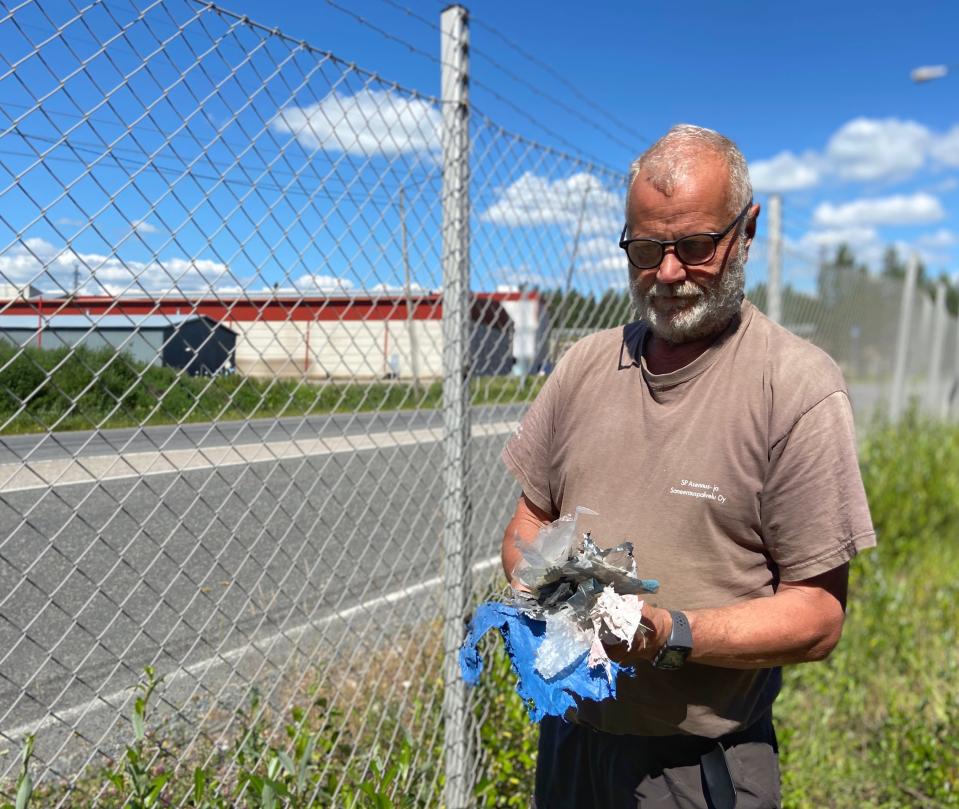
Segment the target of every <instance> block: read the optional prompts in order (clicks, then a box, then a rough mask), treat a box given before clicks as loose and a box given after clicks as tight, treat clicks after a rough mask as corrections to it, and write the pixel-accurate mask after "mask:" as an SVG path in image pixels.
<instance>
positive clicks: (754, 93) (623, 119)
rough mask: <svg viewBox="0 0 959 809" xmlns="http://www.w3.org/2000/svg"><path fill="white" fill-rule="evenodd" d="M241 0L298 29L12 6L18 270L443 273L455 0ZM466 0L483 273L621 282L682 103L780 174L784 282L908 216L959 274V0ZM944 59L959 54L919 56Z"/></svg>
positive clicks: (1, 194) (240, 281)
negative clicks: (791, 0) (629, 225)
mask: <svg viewBox="0 0 959 809" xmlns="http://www.w3.org/2000/svg"><path fill="white" fill-rule="evenodd" d="M221 6H222V7H223V8H224V9H226V10H228V11H230V12H235V13H236V14H239V15H247V16H248V17H249V18H250V20H253V21H255V22H256V23H259V24H262V26H265V27H266V28H270V29H272V28H276V29H278V30H279V31H281V32H283V34H285V35H287V36H288V37H290V38H291V39H283V40H282V41H279V40H278V39H277V38H276V37H272V38H271V37H269V36H267V35H266V34H264V33H263V31H262V30H261V29H255V30H254V29H251V28H250V27H249V26H248V25H246V24H245V23H242V24H240V23H238V22H237V20H235V19H233V18H231V17H229V15H225V16H222V15H215V14H212V13H207V12H204V13H202V14H200V15H199V16H198V12H197V9H198V8H199V6H198V5H197V4H196V3H193V2H192V1H191V0H168V2H167V3H166V4H165V5H164V7H163V8H162V11H161V10H159V8H158V7H155V6H150V4H149V3H147V2H130V0H106V2H105V3H104V4H102V8H98V9H97V10H96V11H95V12H89V13H87V14H85V15H83V18H82V19H81V20H80V21H79V22H78V21H77V20H76V15H75V11H73V10H72V9H73V7H72V6H71V5H70V4H68V3H67V2H61V0H39V2H36V3H33V4H31V5H30V6H28V7H25V8H24V9H23V10H22V11H19V12H17V14H15V15H14V17H13V18H8V19H7V20H5V21H4V22H3V23H2V24H0V45H3V48H2V52H3V53H4V54H5V56H3V57H2V58H3V62H4V63H3V64H0V69H2V70H3V75H2V78H0V101H2V102H3V103H2V104H0V108H3V109H4V110H6V111H5V112H4V113H3V116H4V117H3V119H2V121H0V123H2V135H0V152H2V156H3V158H4V159H3V161H2V162H3V164H4V169H5V175H4V181H5V184H4V188H3V189H2V190H0V241H2V244H0V273H2V274H3V276H4V279H3V280H6V281H8V282H12V283H23V282H24V281H25V280H27V279H30V280H36V281H37V285H38V286H40V287H47V288H52V287H56V286H58V285H59V286H60V287H61V288H63V287H69V286H70V285H71V284H74V283H75V282H74V280H73V279H77V278H78V282H77V285H78V286H79V288H80V289H81V291H86V292H94V291H103V290H105V291H109V292H121V291H130V290H131V287H132V288H134V290H133V291H135V290H136V289H151V290H156V289H161V288H163V287H164V286H170V285H173V286H175V287H177V288H180V289H190V288H197V287H201V286H204V285H209V286H211V287H213V288H215V289H217V290H218V291H221V292H227V291H235V292H240V291H249V290H251V289H265V288H270V287H272V286H276V287H277V288H282V289H288V288H289V289H294V290H299V291H303V290H306V289H310V290H314V291H321V292H330V291H344V292H349V291H353V292H355V291H358V290H360V289H373V288H384V289H396V288H400V287H401V286H402V285H403V284H404V283H406V280H405V279H409V281H410V282H411V283H412V285H414V286H420V287H424V288H437V287H438V286H440V284H441V277H440V275H439V273H440V270H439V262H438V254H439V242H438V233H439V230H440V221H439V213H438V211H437V206H436V200H437V199H438V194H439V188H440V182H441V178H440V169H439V140H438V131H439V126H440V121H441V110H440V108H439V106H438V105H437V104H436V103H435V102H434V101H433V100H432V99H433V98H435V97H436V96H438V95H439V93H440V87H439V85H440V77H439V70H440V67H439V65H438V50H439V48H438V43H439V32H438V30H437V26H438V21H439V15H440V11H441V9H442V8H443V5H442V4H440V3H435V2H427V0H419V1H418V2H417V1H416V0H354V1H353V2H347V0H335V1H334V2H326V3H320V2H317V3H312V4H306V3H301V2H293V1H292V0H269V2H267V1H266V0H223V1H222V2H221ZM468 8H469V12H470V47H471V51H470V81H471V83H470V99H471V103H472V105H473V113H472V115H473V125H474V131H473V149H474V158H473V164H472V167H471V170H472V182H473V187H474V199H473V211H474V232H473V252H474V287H492V286H496V285H500V284H503V283H517V282H523V281H525V282H527V283H539V284H540V285H550V284H552V285H556V284H557V279H559V282H560V283H561V282H563V281H564V280H567V281H571V282H572V283H573V284H576V285H580V286H582V287H583V288H584V289H595V290H597V291H599V290H601V289H602V288H604V287H606V286H616V285H617V284H620V285H621V283H622V280H623V279H624V274H625V264H624V261H623V257H622V254H621V253H619V252H618V248H617V247H616V240H617V239H618V236H619V229H620V228H621V226H622V225H621V222H622V214H621V205H622V203H621V200H622V182H623V180H622V176H623V173H624V172H625V170H626V168H627V167H628V164H629V162H630V160H631V159H632V158H633V157H635V156H636V154H638V153H639V152H640V151H642V150H643V149H644V148H645V147H646V146H648V145H649V143H651V142H652V141H654V140H655V139H656V138H658V137H659V136H660V135H661V134H663V133H664V132H665V131H666V130H667V129H668V128H669V127H670V126H672V125H673V124H676V123H679V122H688V123H695V124H699V125H702V126H707V127H711V128H714V129H717V130H719V131H721V132H723V133H724V134H726V135H728V136H729V137H731V138H733V139H734V140H735V141H736V142H737V143H738V144H739V146H740V148H741V149H742V151H743V153H744V154H745V156H746V158H747V160H748V161H749V164H750V173H751V176H752V179H753V184H754V189H755V192H756V199H757V200H758V201H760V202H761V203H762V202H764V201H765V199H766V196H767V195H768V194H769V193H771V192H777V193H781V195H782V198H783V209H784V222H785V240H786V251H785V265H786V266H785V278H786V281H787V282H789V283H792V284H793V285H794V286H797V287H800V288H803V287H812V286H813V285H814V282H815V262H816V259H817V256H818V255H819V253H820V250H821V249H823V248H827V249H833V248H835V246H836V245H838V244H839V243H843V242H844V243H847V244H850V245H851V247H852V248H853V251H854V253H855V254H856V255H857V257H858V258H860V260H862V261H864V262H866V263H867V264H869V265H870V266H871V267H873V268H876V267H877V266H878V264H879V260H880V256H881V254H882V251H883V249H884V248H885V246H887V245H889V244H895V245H897V246H898V247H899V248H900V249H901V250H903V251H906V250H917V251H919V252H920V254H921V256H922V258H923V260H924V262H925V263H926V265H927V267H928V271H929V272H930V273H931V274H932V275H939V274H940V273H946V274H948V275H950V276H951V277H954V278H955V277H957V270H959V263H957V258H959V105H957V103H956V102H957V99H959V46H956V44H955V37H954V33H955V31H956V30H959V5H957V4H955V3H946V2H938V3H934V2H925V1H924V0H920V1H919V2H913V3H910V4H908V5H907V4H902V3H891V2H858V0H857V1H856V2H844V3H835V2H833V3H828V4H827V3H824V2H806V3H802V4H782V3H759V2H727V3H723V4H715V3H706V2H687V3H684V4H682V7H681V8H682V10H681V11H679V12H678V11H677V10H676V9H677V8H678V6H676V5H675V4H664V3H660V4H653V3H642V4H640V3H625V2H607V3H592V4H582V3H572V2H553V3H550V4H544V3H525V4H524V3H515V2H513V3H506V2H483V3H477V4H475V5H470V6H468ZM54 32H60V34H59V36H54V35H53V34H54ZM300 40H302V41H304V42H306V43H309V45H310V46H312V47H313V48H315V49H317V50H315V51H304V50H303V49H302V48H301V49H297V48H296V46H295V42H296V41H300ZM106 41H109V42H111V43H113V44H111V45H110V46H108V47H107V48H106V49H104V48H103V47H102V43H103V42H106ZM98 43H99V46H98ZM214 43H215V45H214ZM31 49H33V50H34V51H35V53H34V56H33V57H32V58H31V57H30V55H29V54H30V51H31ZM324 53H330V54H333V55H334V56H335V57H338V59H339V60H343V61H342V62H340V61H337V60H336V59H332V60H331V59H330V58H328V57H326V56H324V55H323V54H324ZM351 64H352V65H355V67H350V65H351ZM928 64H946V65H956V69H955V71H954V72H953V73H951V74H948V75H947V76H945V77H944V78H942V79H939V80H937V81H933V82H928V83H925V84H916V83H914V82H912V81H911V80H910V78H909V74H910V71H911V70H912V69H913V68H915V67H918V66H921V65H928ZM144 65H146V68H144V67H143V66H144ZM371 74H373V75H371ZM393 83H395V85H394V84H393ZM117 88H119V89H117ZM419 94H422V95H419ZM197 111H199V113H197ZM500 128H501V129H500ZM65 132H66V133H68V134H64V133H65ZM543 147H551V148H552V149H554V150H555V151H549V150H547V149H545V148H543ZM763 227H764V226H763V223H762V220H761V226H760V239H759V240H758V242H759V245H758V247H759V249H757V250H756V251H755V256H754V259H753V260H752V261H751V264H750V268H749V272H750V273H751V276H750V279H749V280H750V282H757V281H761V280H763V278H764V275H765V255H764V253H763V251H762V249H761V247H762V240H763V238H764V237H765V230H764V229H763ZM404 245H405V250H404ZM401 254H402V255H403V256H405V258H404V259H403V260H400V259H399V258H398V257H399V256H400V255H401Z"/></svg>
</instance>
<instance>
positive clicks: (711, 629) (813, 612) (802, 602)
mask: <svg viewBox="0 0 959 809" xmlns="http://www.w3.org/2000/svg"><path fill="white" fill-rule="evenodd" d="M847 577H848V569H847V566H846V565H842V566H840V567H838V568H836V569H835V570H831V571H829V572H828V573H824V574H822V575H820V576H817V577H815V578H812V579H808V580H806V581H803V582H795V583H781V584H780V587H779V590H778V591H777V592H776V593H775V595H771V596H767V597H764V598H756V599H752V600H750V601H743V602H740V603H738V604H733V605H730V606H728V607H718V608H715V609H701V610H684V612H685V614H686V617H687V618H688V619H689V624H690V628H691V630H692V636H693V648H692V652H691V653H690V656H689V660H690V661H693V662H696V663H703V664H706V665H710V666H722V667H724V668H739V669H755V668H767V667H769V666H779V665H784V664H787V663H804V662H809V661H813V660H822V659H823V658H825V657H826V656H827V655H828V654H829V653H830V652H831V651H832V649H833V648H834V647H835V645H836V644H837V643H838V642H839V637H840V635H841V634H842V624H843V618H844V610H845V604H846V581H847ZM643 623H644V624H645V625H646V627H647V630H648V631H647V633H646V634H645V636H644V637H643V638H638V639H637V640H638V642H637V643H634V645H633V649H632V650H631V651H629V652H626V650H625V644H623V645H622V646H617V647H613V648H612V649H610V651H611V653H612V654H611V656H613V657H614V659H616V660H619V661H621V662H624V663H633V662H638V661H641V660H647V661H649V660H652V659H653V658H654V657H655V656H656V654H657V652H658V651H659V650H660V649H661V648H662V647H663V646H664V645H665V644H666V642H667V640H668V638H669V633H670V630H671V629H672V617H671V616H670V613H669V612H668V611H666V610H664V609H659V608H657V607H651V606H649V605H648V604H647V605H646V606H645V607H643Z"/></svg>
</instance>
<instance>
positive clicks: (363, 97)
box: [270, 90, 442, 157]
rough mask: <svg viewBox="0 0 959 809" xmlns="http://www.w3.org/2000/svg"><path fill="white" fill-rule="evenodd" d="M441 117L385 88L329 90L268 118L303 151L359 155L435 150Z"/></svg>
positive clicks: (420, 102) (430, 108)
mask: <svg viewBox="0 0 959 809" xmlns="http://www.w3.org/2000/svg"><path fill="white" fill-rule="evenodd" d="M441 124H442V116H441V115H440V113H439V111H438V110H437V109H435V108H434V107H433V105H432V104H430V103H429V102H427V101H424V100H422V99H419V98H406V97H404V96H401V95H398V94H396V93H391V92H388V91H386V90H360V91H359V92H357V93H356V95H352V96H346V95H340V94H339V93H337V92H335V91H334V92H332V93H330V94H329V95H328V96H326V97H325V98H324V99H323V100H322V101H318V102H317V103H315V104H310V105H308V106H305V107H285V108H284V109H282V110H280V111H279V112H278V113H277V115H276V117H275V118H274V119H273V120H272V121H271V122H270V128H271V129H273V130H274V131H275V132H280V133H283V134H290V135H293V136H294V137H295V138H296V139H297V141H299V143H300V144H301V145H302V146H303V147H304V148H305V149H308V150H311V151H312V150H314V149H327V150H330V151H339V152H347V153H349V154H356V155H364V156H366V157H370V156H373V155H388V156H393V155H400V154H409V153H413V154H421V153H426V154H428V153H431V152H435V151H437V150H438V149H439V148H440V127H441Z"/></svg>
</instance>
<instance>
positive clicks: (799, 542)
mask: <svg viewBox="0 0 959 809" xmlns="http://www.w3.org/2000/svg"><path fill="white" fill-rule="evenodd" d="M645 331H646V326H645V324H643V323H633V324H630V325H628V326H625V327H620V328H617V329H611V330H608V331H603V332H600V333H598V334H594V335H591V336H590V337H587V338H585V339H583V340H581V341H580V342H578V343H577V344H576V345H574V346H573V347H572V348H571V349H570V350H569V351H568V352H567V353H566V355H565V356H564V357H563V359H562V360H561V361H560V362H559V363H558V365H557V367H556V369H555V370H554V372H553V373H552V374H551V375H550V377H549V379H548V380H547V381H546V384H545V385H544V387H543V390H542V391H541V392H540V394H539V396H537V398H536V400H535V401H534V402H533V404H532V406H531V407H530V409H529V411H528V412H527V413H526V416H525V417H524V418H523V420H522V423H521V425H520V426H519V428H518V429H517V431H516V432H515V433H514V434H513V435H512V436H511V437H510V439H509V441H508V442H507V445H506V448H505V449H504V450H503V456H502V457H503V461H504V462H505V464H506V466H507V467H508V468H509V470H510V471H511V472H512V473H513V475H514V476H515V477H516V479H517V480H518V481H519V483H520V485H521V486H522V488H523V491H524V492H525V494H526V496H527V497H528V498H529V499H530V500H531V501H532V502H533V503H535V504H536V505H537V506H539V507H540V508H542V509H544V510H546V511H549V512H551V513H553V514H554V515H560V514H567V513H570V512H572V511H573V509H574V508H575V507H576V506H588V507H589V508H591V509H593V510H595V511H597V512H599V516H597V517H581V518H580V520H581V525H582V526H583V528H584V529H589V530H591V531H592V534H593V538H594V539H595V540H596V541H597V542H598V543H599V544H600V545H602V546H610V545H616V544H618V543H620V542H623V541H624V540H629V541H631V542H632V543H633V544H634V546H635V556H636V561H637V567H638V572H639V574H640V575H641V576H642V577H648V578H656V579H659V581H660V590H659V592H658V593H657V594H656V595H653V596H649V600H650V601H651V602H652V603H654V604H656V605H657V606H660V607H665V608H668V609H699V608H707V607H721V606H724V605H726V604H734V603H736V602H739V601H744V600H746V599H751V598H760V597H763V596H769V595H772V594H773V593H774V592H775V590H776V587H777V585H778V582H779V581H800V580H803V579H808V578H810V577H812V576H816V575H818V574H820V573H824V572H826V571H828V570H831V569H833V568H835V567H838V566H839V565H841V564H843V563H844V562H846V561H848V560H849V559H851V558H852V557H853V556H855V554H856V553H857V552H858V551H860V550H862V549H864V548H868V547H871V546H873V545H875V534H874V532H873V529H872V523H871V520H870V517H869V508H868V505H867V503H866V497H865V493H864V491H863V485H862V478H861V476H860V473H859V466H858V462H857V456H856V445H855V431H854V427H853V420H852V410H851V407H850V404H849V399H848V397H847V394H846V386H845V383H844V382H843V378H842V373H841V372H840V370H839V368H838V367H837V366H836V364H835V363H834V362H833V361H832V360H831V359H830V358H829V357H828V356H827V355H826V354H825V353H823V352H822V351H821V350H820V349H818V348H816V347H815V346H813V345H811V344H810V343H808V342H806V341H805V340H802V339H800V338H799V337H796V336H795V335H793V334H792V333H790V332H788V331H786V330H785V329H783V328H782V327H780V326H777V325H776V324H774V323H773V322H772V321H770V320H769V319H768V318H767V317H766V316H765V315H763V314H762V312H760V311H759V310H758V309H756V308H755V307H754V306H753V305H752V304H751V303H749V302H748V301H744V302H743V306H742V310H741V315H740V316H739V317H737V318H735V319H734V321H733V322H732V323H731V324H730V326H729V327H728V328H727V329H726V331H725V332H724V333H723V335H722V336H721V337H720V338H719V339H717V341H716V342H715V343H714V344H713V345H711V346H710V347H709V348H708V349H707V350H706V351H705V352H704V353H703V354H702V355H700V356H699V357H697V358H696V359H695V360H694V361H693V362H691V363H690V364H689V365H686V366H685V367H683V368H681V369H679V370H677V371H672V372H670V373H666V374H653V373H650V371H649V370H648V368H647V367H646V364H645V361H644V360H643V359H642V357H641V354H642V350H641V346H642V342H643V339H644V336H645ZM637 670H638V674H637V676H636V677H635V678H628V677H621V678H620V680H619V683H618V696H617V699H616V700H615V701H607V702H605V703H583V704H582V705H581V706H580V709H579V713H578V717H579V719H580V720H582V721H585V722H588V723H590V724H592V725H595V726H596V727H598V728H600V729H602V730H606V731H608V732H611V733H637V734H644V735H663V734H672V733H679V732H684V733H694V734H698V735H703V736H712V737H715V736H720V735H722V734H724V733H728V732H731V731H734V730H737V729H739V728H741V727H745V726H748V725H749V724H751V723H752V722H753V721H754V720H755V719H758V718H759V717H760V716H761V715H762V714H763V713H764V712H765V711H766V710H767V709H768V708H769V707H770V706H771V705H772V702H773V700H774V699H775V697H776V694H777V692H778V690H779V684H780V671H779V669H777V668H774V669H758V670H749V671H742V670H736V669H726V668H720V667H714V666H705V665H698V664H695V663H687V664H686V665H685V666H684V667H683V668H682V669H679V670H678V671H660V670H657V669H653V668H652V667H650V666H649V665H646V664H641V665H640V666H638V667H637Z"/></svg>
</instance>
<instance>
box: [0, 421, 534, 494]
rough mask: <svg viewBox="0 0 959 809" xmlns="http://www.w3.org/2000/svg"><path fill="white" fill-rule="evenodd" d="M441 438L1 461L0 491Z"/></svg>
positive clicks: (395, 434) (404, 436) (425, 433)
mask: <svg viewBox="0 0 959 809" xmlns="http://www.w3.org/2000/svg"><path fill="white" fill-rule="evenodd" d="M515 428H516V423H515V422H512V421H496V422H489V423H480V424H474V425H473V430H472V434H473V437H474V438H486V437H490V436H496V435H505V434H507V433H510V432H512V431H513V430H514V429H515ZM442 438H443V431H442V429H441V428H435V429H433V428H430V429H419V430H395V431H389V432H380V433H368V434H365V435H346V436H331V437H329V438H312V439H306V440H297V441H272V442H269V443H262V442H256V443H251V444H237V445H236V446H225V447H191V448H189V449H173V450H154V451H151V452H131V453H126V454H124V455H92V456H88V457H83V456H80V457H79V458H58V459H56V460H50V461H27V462H26V463H7V464H0V494H8V493H12V492H25V491H31V490H35V489H49V488H52V487H55V486H69V485H75V484H79V483H99V482H102V481H107V480H127V479H129V478H142V477H151V476H153V475H169V474H171V473H173V472H192V471H196V470H199V469H213V468H217V469H222V468H224V467H229V466H243V465H247V464H255V463H266V462H270V461H288V460H292V459H296V458H304V457H307V456H310V457H316V456H323V455H336V454H339V453H344V452H363V451H365V450H374V449H391V448H393V447H402V446H409V445H413V444H432V443H436V442H437V441H441V440H442Z"/></svg>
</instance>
